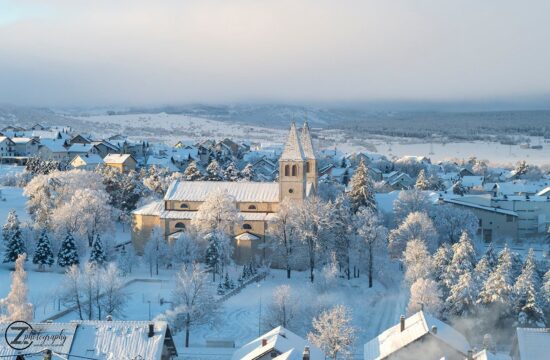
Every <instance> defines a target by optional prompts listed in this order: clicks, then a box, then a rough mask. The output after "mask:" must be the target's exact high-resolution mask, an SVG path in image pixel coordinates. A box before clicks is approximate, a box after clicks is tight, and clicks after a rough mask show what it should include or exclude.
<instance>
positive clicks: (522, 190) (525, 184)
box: [494, 180, 550, 195]
mask: <svg viewBox="0 0 550 360" xmlns="http://www.w3.org/2000/svg"><path fill="white" fill-rule="evenodd" d="M548 186H550V182H549V181H548V180H540V181H526V180H514V181H509V182H501V183H496V184H495V185H494V187H496V188H497V189H498V192H499V193H500V194H502V195H514V194H536V193H537V192H539V191H541V190H542V189H544V188H546V187H548Z"/></svg>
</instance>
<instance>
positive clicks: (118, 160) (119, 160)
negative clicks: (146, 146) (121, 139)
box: [103, 154, 132, 164]
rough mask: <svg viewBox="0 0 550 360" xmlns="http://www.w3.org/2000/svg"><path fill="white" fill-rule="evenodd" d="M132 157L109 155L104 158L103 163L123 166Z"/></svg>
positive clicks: (127, 155) (128, 155)
mask: <svg viewBox="0 0 550 360" xmlns="http://www.w3.org/2000/svg"><path fill="white" fill-rule="evenodd" d="M131 157H132V155H130V154H107V156H105V157H104V158H103V161H104V162H105V163H107V164H123V163H124V162H126V160H128V159H129V158H131Z"/></svg>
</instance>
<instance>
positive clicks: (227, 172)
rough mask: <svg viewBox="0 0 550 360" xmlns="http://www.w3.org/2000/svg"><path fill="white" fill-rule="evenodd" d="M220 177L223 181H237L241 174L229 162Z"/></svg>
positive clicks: (232, 163)
mask: <svg viewBox="0 0 550 360" xmlns="http://www.w3.org/2000/svg"><path fill="white" fill-rule="evenodd" d="M222 175H223V180H225V181H239V180H240V179H241V174H240V173H239V170H238V169H237V166H236V165H235V163H234V162H233V161H231V162H229V164H228V165H227V166H226V167H225V169H224V170H223V171H222Z"/></svg>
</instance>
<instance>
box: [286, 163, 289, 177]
mask: <svg viewBox="0 0 550 360" xmlns="http://www.w3.org/2000/svg"><path fill="white" fill-rule="evenodd" d="M289 175H290V166H289V165H285V176H289Z"/></svg>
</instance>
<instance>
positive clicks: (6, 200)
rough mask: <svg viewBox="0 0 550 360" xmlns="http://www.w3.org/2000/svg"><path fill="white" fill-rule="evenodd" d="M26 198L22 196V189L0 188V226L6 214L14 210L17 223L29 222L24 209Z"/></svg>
mask: <svg viewBox="0 0 550 360" xmlns="http://www.w3.org/2000/svg"><path fill="white" fill-rule="evenodd" d="M26 202H27V198H26V197H25V196H24V195H23V189H22V188H18V187H11V186H0V224H3V223H4V222H5V220H6V218H7V217H8V213H9V212H10V211H11V210H12V209H14V210H15V211H16V212H17V216H18V217H19V221H22V222H23V221H27V220H30V217H29V214H28V213H27V210H26V208H25V204H26Z"/></svg>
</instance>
